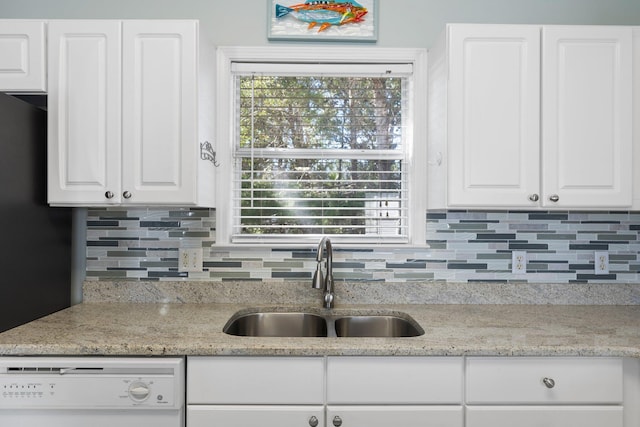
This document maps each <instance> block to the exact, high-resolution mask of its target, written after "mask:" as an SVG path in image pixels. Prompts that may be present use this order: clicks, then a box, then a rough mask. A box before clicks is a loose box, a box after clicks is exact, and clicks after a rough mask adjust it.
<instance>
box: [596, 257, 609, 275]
mask: <svg viewBox="0 0 640 427" xmlns="http://www.w3.org/2000/svg"><path fill="white" fill-rule="evenodd" d="M594 259H595V263H594V266H593V269H594V270H595V274H609V252H606V251H596V253H595V257H594Z"/></svg>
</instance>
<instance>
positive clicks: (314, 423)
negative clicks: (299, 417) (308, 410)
mask: <svg viewBox="0 0 640 427" xmlns="http://www.w3.org/2000/svg"><path fill="white" fill-rule="evenodd" d="M309 425H310V426H311V427H317V425H318V419H317V418H316V417H311V418H309Z"/></svg>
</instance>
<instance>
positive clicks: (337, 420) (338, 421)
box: [332, 415, 342, 427]
mask: <svg viewBox="0 0 640 427" xmlns="http://www.w3.org/2000/svg"><path fill="white" fill-rule="evenodd" d="M332 423H333V425H334V426H335V427H340V426H341V425H342V418H340V417H339V416H337V415H336V416H335V417H333V421H332Z"/></svg>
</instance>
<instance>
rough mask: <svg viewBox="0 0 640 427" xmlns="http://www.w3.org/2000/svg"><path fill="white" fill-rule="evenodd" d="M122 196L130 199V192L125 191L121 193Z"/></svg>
mask: <svg viewBox="0 0 640 427" xmlns="http://www.w3.org/2000/svg"><path fill="white" fill-rule="evenodd" d="M122 197H124V198H125V199H130V198H131V192H130V191H125V192H124V193H122Z"/></svg>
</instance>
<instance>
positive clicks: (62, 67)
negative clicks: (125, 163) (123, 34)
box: [48, 20, 121, 204]
mask: <svg viewBox="0 0 640 427" xmlns="http://www.w3.org/2000/svg"><path fill="white" fill-rule="evenodd" d="M48 40H49V54H48V56H49V96H48V104H49V107H48V139H49V142H48V147H49V155H48V165H49V184H48V185H49V191H48V193H49V203H51V204H56V203H73V202H76V201H77V202H86V203H106V202H112V203H116V202H118V201H119V198H118V196H119V191H118V190H117V189H119V188H120V140H121V136H120V133H121V132H120V103H121V99H120V96H121V81H120V68H121V67H120V23H119V22H117V21H85V20H82V21H80V20H78V21H51V22H50V23H49V36H48ZM107 191H112V192H113V193H114V198H113V199H108V198H106V197H105V193H106V192H107Z"/></svg>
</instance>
